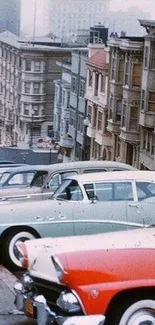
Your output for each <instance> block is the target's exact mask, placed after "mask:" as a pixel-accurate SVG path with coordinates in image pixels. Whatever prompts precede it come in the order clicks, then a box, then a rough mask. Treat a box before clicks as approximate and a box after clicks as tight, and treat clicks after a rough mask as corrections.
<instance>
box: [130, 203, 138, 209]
mask: <svg viewBox="0 0 155 325" xmlns="http://www.w3.org/2000/svg"><path fill="white" fill-rule="evenodd" d="M129 207H132V208H139V205H138V204H129Z"/></svg>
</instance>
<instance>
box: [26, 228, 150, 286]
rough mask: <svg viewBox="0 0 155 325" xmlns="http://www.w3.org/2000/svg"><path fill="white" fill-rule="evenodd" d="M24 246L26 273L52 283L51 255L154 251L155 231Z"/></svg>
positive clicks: (47, 240) (57, 240)
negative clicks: (113, 250) (135, 250)
mask: <svg viewBox="0 0 155 325" xmlns="http://www.w3.org/2000/svg"><path fill="white" fill-rule="evenodd" d="M25 245H26V250H27V254H28V261H29V272H30V273H31V274H32V275H33V276H37V277H40V278H46V279H47V280H50V281H53V274H55V272H54V271H52V270H53V265H52V260H51V256H56V255H59V254H61V255H62V254H64V255H66V254H67V253H73V252H81V251H83V252H87V251H90V250H91V251H98V250H103V249H104V250H112V249H115V250H116V249H134V248H155V229H154V228H148V229H146V228H145V229H137V230H132V231H117V232H113V233H107V234H99V235H89V236H77V237H69V238H53V239H52V238H45V239H35V240H31V241H26V242H25ZM54 277H55V275H54Z"/></svg>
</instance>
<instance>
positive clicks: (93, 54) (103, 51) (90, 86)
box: [85, 44, 112, 160]
mask: <svg viewBox="0 0 155 325" xmlns="http://www.w3.org/2000/svg"><path fill="white" fill-rule="evenodd" d="M86 64H87V85H86V96H85V97H86V102H87V105H86V106H87V108H86V117H87V125H86V127H87V129H86V137H87V138H86V144H87V148H88V147H90V157H89V158H90V159H97V160H100V159H101V160H108V159H111V139H112V137H111V133H109V132H107V130H106V126H107V125H106V124H107V114H108V106H107V104H108V66H109V52H108V49H107V48H105V45H103V44H89V58H88V60H87V63H86Z"/></svg>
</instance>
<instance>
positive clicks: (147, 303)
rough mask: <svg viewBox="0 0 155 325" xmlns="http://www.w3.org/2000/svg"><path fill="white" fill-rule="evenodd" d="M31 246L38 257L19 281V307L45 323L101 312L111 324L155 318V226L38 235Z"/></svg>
mask: <svg viewBox="0 0 155 325" xmlns="http://www.w3.org/2000/svg"><path fill="white" fill-rule="evenodd" d="M23 246H25V244H23ZM20 248H21V249H20V254H21V261H22V262H24V258H23V257H24V255H22V247H21V246H20ZM36 248H38V250H37V251H36ZM27 249H28V250H27V254H28V255H27V257H28V256H29V252H30V255H31V251H32V250H34V260H33V263H31V266H29V269H28V270H27V272H26V273H25V274H24V275H23V276H22V278H21V280H20V281H19V282H17V283H16V284H15V286H14V290H15V293H16V307H17V309H18V310H20V311H24V312H25V314H26V315H27V316H28V317H30V318H34V319H36V320H37V323H38V324H39V325H41V324H42V325H43V324H44V325H46V324H53V321H54V319H56V318H57V317H60V316H61V317H70V316H71V315H72V316H79V315H81V316H83V317H85V316H86V315H87V316H88V315H100V314H101V315H105V317H106V321H105V324H106V325H142V324H145V325H146V324H148V325H154V324H155V265H154V263H155V260H154V258H155V229H154V228H153V227H152V228H148V229H146V228H145V229H137V230H132V231H131V230H129V231H120V232H113V233H109V234H102V235H101V234H100V235H90V236H81V237H76V238H74V237H70V238H55V239H54V238H53V239H52V238H49V239H38V240H32V241H30V242H29V243H28V246H27ZM40 319H41V321H40ZM73 324H74V323H73Z"/></svg>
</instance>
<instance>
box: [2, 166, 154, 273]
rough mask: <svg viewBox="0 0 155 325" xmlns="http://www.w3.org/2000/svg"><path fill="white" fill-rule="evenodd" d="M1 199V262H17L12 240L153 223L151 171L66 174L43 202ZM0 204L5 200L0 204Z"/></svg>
mask: <svg viewBox="0 0 155 325" xmlns="http://www.w3.org/2000/svg"><path fill="white" fill-rule="evenodd" d="M9 202H10V204H2V203H1V207H0V208H1V216H0V244H1V245H2V246H3V250H2V254H3V260H4V262H5V263H6V264H7V265H9V266H11V267H14V268H15V267H18V266H20V262H19V260H18V254H17V251H16V246H17V244H18V242H20V241H25V240H26V239H34V238H39V237H61V236H62V237H65V236H73V235H74V236H78V235H86V234H97V233H103V232H111V231H116V230H126V229H134V228H136V227H143V226H144V225H150V224H154V223H155V213H154V208H155V172H150V171H128V172H126V171H121V172H107V173H93V174H85V175H84V174H83V175H75V176H70V177H68V178H67V179H66V180H64V182H63V183H62V185H61V186H60V187H59V188H58V189H57V191H56V192H55V194H54V195H53V197H52V198H51V199H49V200H45V201H42V200H41V201H37V202H36V201H35V200H34V201H31V204H30V202H29V201H24V202H20V201H19V202H11V201H9ZM4 203H5V202H4Z"/></svg>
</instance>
